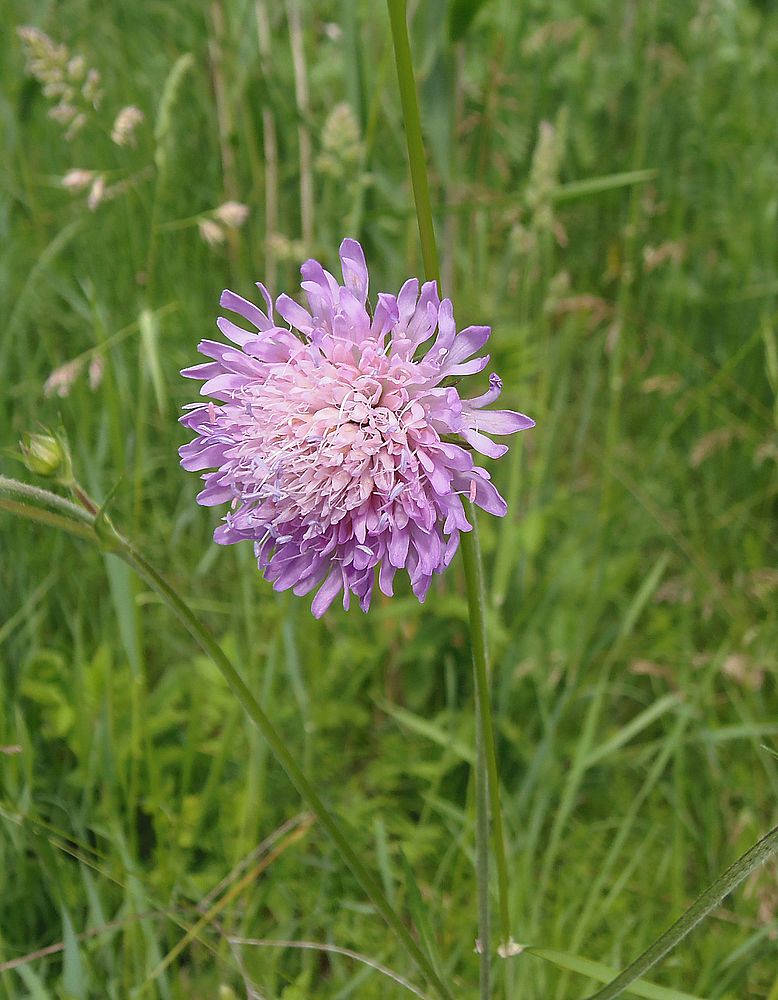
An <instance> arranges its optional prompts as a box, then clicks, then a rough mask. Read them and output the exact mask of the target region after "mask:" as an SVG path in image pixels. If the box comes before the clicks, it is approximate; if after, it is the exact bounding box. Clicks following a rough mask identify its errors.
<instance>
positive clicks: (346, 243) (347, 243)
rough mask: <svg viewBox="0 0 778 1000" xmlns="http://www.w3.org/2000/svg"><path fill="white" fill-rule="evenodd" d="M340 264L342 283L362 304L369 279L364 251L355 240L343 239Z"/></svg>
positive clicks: (365, 296)
mask: <svg viewBox="0 0 778 1000" xmlns="http://www.w3.org/2000/svg"><path fill="white" fill-rule="evenodd" d="M340 264H341V267H342V268H343V283H344V284H345V286H346V288H348V290H349V291H350V292H351V294H352V295H353V296H354V298H356V300H357V301H358V302H359V303H360V304H361V305H364V304H365V302H366V301H367V287H368V280H369V279H368V274H367V264H366V263H365V253H364V251H363V249H362V247H361V246H360V245H359V243H357V241H356V240H343V242H342V243H341V244H340Z"/></svg>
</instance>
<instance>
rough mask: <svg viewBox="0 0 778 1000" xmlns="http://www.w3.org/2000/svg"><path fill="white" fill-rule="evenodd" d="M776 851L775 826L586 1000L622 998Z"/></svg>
mask: <svg viewBox="0 0 778 1000" xmlns="http://www.w3.org/2000/svg"><path fill="white" fill-rule="evenodd" d="M777 850H778V826H776V827H774V828H773V829H772V830H771V831H770V832H769V833H768V834H767V836H766V837H763V838H762V839H761V840H760V841H758V842H757V843H756V844H754V846H753V847H752V848H751V849H750V850H748V851H746V853H745V854H743V855H742V856H741V857H740V858H738V860H737V861H736V862H735V863H734V864H733V865H730V867H729V868H727V870H726V871H725V872H724V874H723V875H722V876H721V877H720V878H717V879H716V881H715V882H714V883H713V884H712V885H710V886H708V888H707V889H706V890H705V892H703V894H702V895H701V896H700V897H699V898H698V899H697V900H696V901H695V902H694V903H692V905H691V906H690V907H689V909H688V910H687V911H686V912H685V913H684V914H683V916H681V917H679V918H678V920H676V922H675V923H674V924H673V925H672V927H670V928H669V929H668V930H666V931H665V933H664V934H663V935H662V936H661V937H660V938H657V940H656V941H654V943H653V944H652V945H651V946H650V947H648V948H646V950H645V951H644V952H643V954H642V955H640V956H638V958H636V959H635V961H634V962H633V963H632V964H631V965H629V966H628V967H627V968H626V969H625V970H624V971H623V972H622V973H621V974H620V975H618V976H616V978H615V979H613V980H611V981H610V982H609V983H608V984H607V985H606V986H605V987H603V989H601V990H599V991H598V992H597V993H594V994H593V995H592V996H591V997H589V998H588V1000H615V998H616V997H619V996H621V995H622V993H624V992H625V990H626V989H627V987H628V986H630V985H631V984H633V983H634V982H635V981H636V980H637V979H638V977H639V976H642V975H643V973H644V972H648V970H649V969H651V968H653V966H655V965H656V964H657V962H660V961H661V960H662V959H663V958H664V957H665V955H666V954H667V953H668V952H669V951H670V950H671V949H673V948H675V946H676V945H677V944H678V943H679V942H680V941H682V940H683V939H684V938H685V937H686V935H687V934H688V933H689V932H690V931H691V930H693V929H694V928H695V927H696V926H697V924H699V923H700V921H702V920H704V919H705V917H707V916H708V914H709V913H710V912H711V911H712V910H715V909H716V907H717V906H719V904H720V903H721V901H722V900H723V899H724V897H725V896H727V895H728V894H729V893H730V892H732V890H733V889H736V888H737V887H738V886H739V885H740V883H741V882H742V881H743V880H744V879H746V878H748V876H749V875H750V874H751V872H752V871H754V870H755V869H756V868H758V867H759V866H760V865H762V864H764V862H765V861H767V859H768V858H770V857H772V855H773V854H774V853H775V852H776V851H777Z"/></svg>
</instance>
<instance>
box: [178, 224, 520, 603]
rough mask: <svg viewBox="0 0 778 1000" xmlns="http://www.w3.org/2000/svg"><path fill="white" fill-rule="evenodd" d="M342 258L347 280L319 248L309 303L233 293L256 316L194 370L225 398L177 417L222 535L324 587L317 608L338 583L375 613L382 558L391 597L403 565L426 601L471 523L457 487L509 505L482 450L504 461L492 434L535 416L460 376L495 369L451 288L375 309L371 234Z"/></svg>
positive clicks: (229, 300) (306, 284)
mask: <svg viewBox="0 0 778 1000" xmlns="http://www.w3.org/2000/svg"><path fill="white" fill-rule="evenodd" d="M340 260H341V265H342V269H343V284H340V283H339V282H338V281H337V280H336V279H335V278H334V277H333V276H332V275H331V274H330V273H329V272H328V271H325V270H324V268H323V267H322V266H321V264H319V263H318V262H317V261H315V260H309V261H307V262H306V263H305V264H303V266H302V269H301V271H302V276H303V281H302V288H303V290H304V291H305V293H306V296H307V299H308V305H309V309H304V308H303V307H302V306H301V305H298V303H297V302H295V301H294V300H293V299H291V298H289V296H288V295H280V296H279V297H278V299H277V300H276V302H275V310H274V304H273V301H272V299H271V297H270V295H269V293H268V291H267V289H266V288H265V287H264V285H261V284H260V285H259V288H260V289H261V292H262V296H263V298H264V300H265V303H266V309H267V311H266V312H263V311H262V310H261V309H259V308H258V307H257V306H256V305H254V304H253V303H252V302H248V301H247V300H246V299H243V298H241V297H240V296H239V295H236V294H235V293H234V292H229V291H225V292H224V293H223V294H222V297H221V305H222V306H223V307H224V308H225V309H228V310H230V311H231V312H233V313H237V314H238V315H239V316H241V317H242V318H243V319H244V320H247V321H248V323H249V324H250V325H251V326H253V327H254V328H255V329H253V330H251V331H249V330H246V329H244V328H243V327H241V326H237V325H236V324H235V323H233V322H232V321H231V320H229V319H225V318H224V317H222V318H220V319H219V320H218V323H217V325H218V327H219V329H220V330H221V332H222V333H223V334H224V336H225V337H226V338H228V340H230V341H231V343H229V344H225V343H221V342H217V341H213V340H204V341H202V343H201V344H200V345H199V348H198V349H199V351H200V353H201V354H204V355H205V356H206V357H208V358H211V359H212V360H211V361H209V362H207V363H206V364H200V365H195V366H194V367H193V368H187V369H185V370H184V371H183V372H182V375H185V376H186V377H187V378H196V379H203V380H205V384H204V385H203V387H202V390H201V392H202V395H204V396H208V397H210V398H211V399H212V400H216V401H217V403H218V404H219V405H216V404H214V403H213V402H207V403H195V404H192V406H190V407H188V408H187V410H188V412H187V413H186V415H185V416H184V417H183V418H182V419H181V422H182V423H183V424H184V426H186V427H188V428H190V429H191V430H192V431H194V432H195V433H196V435H197V436H196V437H195V439H194V440H193V441H192V442H190V443H189V444H187V445H184V446H183V447H182V448H181V449H180V454H181V464H182V466H183V467H184V468H185V469H188V470H190V471H199V470H202V469H211V470H215V471H209V472H206V473H205V474H204V475H203V477H202V478H203V480H204V481H205V489H204V490H202V492H201V493H200V494H199V495H198V497H197V500H198V502H199V503H201V504H203V505H205V506H214V505H217V504H222V503H226V502H229V503H230V507H231V509H230V512H229V513H228V514H227V515H226V516H225V518H224V521H223V523H222V524H221V525H220V526H219V527H218V528H217V529H216V532H215V534H214V538H215V540H216V541H217V542H219V543H220V544H222V545H229V544H231V543H233V542H240V541H242V540H243V539H250V540H251V541H253V542H254V552H255V554H256V557H257V562H258V564H259V567H260V569H261V570H262V572H263V573H264V575H265V577H266V578H267V579H268V580H270V581H271V582H272V584H273V586H274V588H275V589H276V590H286V589H288V588H289V587H291V588H292V589H293V590H294V592H295V594H298V595H300V594H307V593H308V592H309V591H311V590H313V589H314V588H315V587H319V590H318V593H317V594H316V596H315V597H314V599H313V605H312V609H311V610H312V611H313V614H314V615H315V616H316V617H317V618H319V617H320V616H321V615H323V614H324V612H325V611H326V610H327V608H328V607H329V606H330V604H331V603H332V601H333V600H334V599H335V597H336V596H337V595H338V593H339V592H340V591H341V590H342V591H343V606H344V607H346V608H347V607H348V605H349V599H350V595H351V594H354V595H355V596H356V597H357V598H358V599H359V603H360V605H361V607H362V609H363V610H364V611H366V610H367V609H368V607H369V606H370V598H371V594H372V591H373V585H374V582H375V578H376V573H375V570H376V567H378V574H377V576H378V585H379V587H380V589H381V590H382V591H383V593H384V594H387V595H391V594H392V582H393V579H394V575H395V573H396V572H397V570H398V569H405V570H406V571H407V573H408V575H409V577H410V580H411V585H412V587H413V592H414V594H415V595H416V596H417V597H418V599H419V600H420V601H423V600H424V598H425V596H426V593H427V590H428V588H429V585H430V581H431V580H432V575H433V573H440V572H441V571H442V570H443V569H444V568H445V567H446V566H448V564H449V563H450V562H451V560H452V558H453V556H454V553H455V552H456V549H457V546H458V544H459V533H460V531H470V530H471V525H470V523H469V522H468V520H467V517H466V515H465V510H464V507H463V505H462V500H461V497H463V496H464V497H467V498H469V499H470V500H471V501H472V502H473V503H474V504H477V505H478V506H479V507H482V508H483V509H484V510H486V511H489V513H491V514H497V515H498V516H502V515H503V514H505V511H506V505H505V501H504V500H503V498H502V497H501V496H500V494H499V493H498V492H497V490H496V489H495V488H494V486H493V485H492V483H491V481H490V477H489V473H488V472H487V471H486V470H485V469H482V468H480V467H479V466H477V465H475V464H474V462H473V454H472V453H473V451H476V452H480V453H481V454H482V455H488V456H489V457H490V458H499V457H500V456H501V455H503V454H504V453H505V452H506V451H507V448H506V447H505V445H502V444H496V443H495V442H494V441H492V439H491V438H490V437H487V436H486V435H487V434H513V433H514V432H515V431H520V430H524V429H525V428H527V427H532V426H533V423H534V422H533V421H532V420H530V418H529V417H525V416H524V415H523V414H521V413H514V412H513V411H511V410H486V409H484V407H486V406H488V404H490V403H492V402H494V400H495V399H497V397H498V396H499V395H500V391H501V389H502V382H501V381H500V379H499V378H498V376H497V375H491V376H490V378H489V388H488V390H487V391H486V392H485V393H484V394H483V395H481V396H476V397H475V398H473V399H462V397H461V396H460V393H459V388H458V387H455V386H454V385H453V384H452V383H453V382H454V381H456V382H458V381H459V379H460V378H462V377H463V376H465V375H473V374H475V373H476V372H480V371H482V370H483V368H485V367H486V365H487V363H488V361H489V357H488V355H484V356H481V357H478V354H479V352H480V351H481V349H482V348H483V346H484V344H485V343H486V341H487V339H488V337H489V332H490V331H489V327H486V326H469V327H467V329H465V330H462V331H460V332H459V333H457V330H456V325H455V323H454V314H453V309H452V305H451V302H450V300H449V299H443V301H442V302H441V301H440V299H439V298H438V293H437V289H436V286H435V283H434V282H427V283H426V284H424V285H422V286H421V289H419V282H418V281H417V280H416V279H415V278H411V279H409V280H408V281H406V282H405V284H404V285H403V286H402V288H401V289H400V292H399V294H398V295H387V294H385V293H383V292H381V293H379V295H378V302H377V304H376V306H375V309H374V310H373V312H372V314H371V312H370V311H369V310H368V308H367V305H366V302H367V289H368V272H367V267H366V265H365V257H364V254H363V252H362V247H361V246H360V245H359V243H357V242H356V241H355V240H344V241H343V243H342V244H341V247H340ZM274 311H275V313H277V314H278V315H280V317H281V318H282V319H283V320H285V321H286V323H287V324H288V326H285V325H284V326H278V325H276V322H275V319H274ZM290 327H291V329H290ZM457 440H459V441H461V442H462V444H457V443H456V441H457ZM463 445H465V446H463ZM466 446H469V447H466Z"/></svg>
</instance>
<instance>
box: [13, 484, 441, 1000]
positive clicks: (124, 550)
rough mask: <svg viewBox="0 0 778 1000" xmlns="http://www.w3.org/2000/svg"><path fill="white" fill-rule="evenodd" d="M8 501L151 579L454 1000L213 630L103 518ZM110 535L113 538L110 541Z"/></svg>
mask: <svg viewBox="0 0 778 1000" xmlns="http://www.w3.org/2000/svg"><path fill="white" fill-rule="evenodd" d="M4 497H7V498H9V499H10V500H11V501H21V503H19V504H18V507H17V508H16V509H15V510H14V512H15V513H21V514H24V511H25V507H26V506H27V505H35V506H36V507H43V508H45V509H48V510H55V511H57V512H58V513H60V514H64V515H65V516H66V517H67V518H68V519H69V520H70V521H71V522H76V525H77V526H78V527H79V528H80V526H81V525H83V524H86V525H90V526H91V527H92V528H97V530H96V531H95V532H93V537H94V539H95V540H98V536H101V537H102V538H103V541H104V542H105V543H106V544H107V547H108V548H110V550H111V551H113V552H114V553H115V554H116V555H117V556H119V558H121V559H123V560H124V561H125V562H126V563H127V564H128V565H129V566H130V567H131V568H132V569H133V570H134V571H135V572H136V573H137V574H138V576H139V577H141V579H143V580H145V582H146V583H147V584H148V585H149V586H150V587H151V588H152V589H153V590H155V591H156V592H157V594H159V596H160V597H161V598H162V600H163V601H164V602H165V603H166V604H167V606H168V607H169V608H170V610H171V611H172V612H173V613H174V614H175V615H176V617H177V618H178V620H179V621H180V622H181V624H182V625H183V626H184V627H185V628H186V629H187V631H188V632H189V633H190V635H191V636H192V638H193V639H194V640H195V641H196V642H197V643H198V645H199V646H200V648H201V649H202V650H203V651H204V652H205V653H206V654H207V655H208V656H210V658H211V659H212V660H213V662H214V663H215V664H216V666H217V667H218V668H219V670H220V671H221V673H222V676H223V677H224V679H225V680H226V681H227V683H228V684H229V686H230V688H231V689H232V691H233V693H234V694H235V696H236V698H237V699H238V701H239V702H240V704H241V705H242V706H243V708H244V710H245V711H246V714H247V715H248V716H249V718H250V719H251V720H252V722H254V724H255V725H256V726H257V728H258V729H259V731H260V732H261V733H262V736H263V737H264V738H265V740H266V741H267V743H268V745H269V746H270V749H271V750H272V752H273V754H274V755H275V757H276V759H277V760H278V762H279V763H280V764H281V766H282V767H283V768H284V770H285V771H286V773H287V774H288V775H289V778H290V780H291V782H292V784H293V785H294V786H295V788H296V789H297V791H298V792H299V793H300V795H301V797H302V798H303V800H304V801H305V802H306V804H307V805H308V807H309V809H310V810H311V812H313V813H314V814H315V815H316V817H317V819H318V820H319V822H320V823H321V825H322V826H323V827H324V829H325V830H326V831H327V833H328V834H329V836H330V837H331V839H332V841H333V842H334V844H335V846H336V847H337V849H338V851H339V852H340V855H341V857H342V858H343V860H344V861H345V863H346V864H347V865H348V867H349V868H350V869H351V871H352V873H353V875H354V877H355V878H356V879H357V881H358V882H359V883H360V885H361V886H362V888H363V889H364V891H365V893H366V894H367V895H368V897H369V898H370V899H371V900H372V902H373V905H374V906H375V908H376V909H377V910H378V912H379V913H380V914H381V916H382V917H383V918H384V920H385V921H386V922H387V924H389V926H390V927H391V928H392V930H393V931H394V933H395V934H396V935H397V938H398V939H399V941H400V942H401V944H402V945H403V947H404V948H405V950H406V951H407V952H408V954H409V955H410V956H411V958H412V959H413V961H414V962H415V963H416V965H417V966H418V968H419V969H420V970H421V972H422V973H423V974H424V975H425V976H426V977H427V979H428V980H429V982H430V983H431V984H432V986H433V987H434V988H435V991H436V992H437V994H438V995H439V996H440V997H442V998H443V1000H453V997H452V994H451V991H450V990H449V988H448V987H447V986H446V985H445V984H444V983H443V982H442V980H441V979H440V977H439V976H438V974H437V973H436V972H435V969H434V967H433V965H432V962H431V961H430V959H429V957H428V956H427V954H426V952H424V951H423V950H422V949H421V947H420V946H419V944H418V943H417V942H416V940H415V939H414V937H413V935H412V934H411V932H410V931H409V930H408V928H407V927H406V926H405V924H404V923H403V921H402V920H401V919H400V917H399V916H398V915H397V913H395V911H394V910H393V909H392V907H391V905H390V903H389V901H388V900H387V898H386V896H385V895H384V892H383V890H382V889H381V886H380V885H379V883H378V881H377V880H376V878H375V877H374V876H373V875H372V874H371V872H370V871H369V870H368V869H367V867H366V866H365V865H364V864H363V863H362V861H361V860H360V859H359V856H358V855H357V853H356V851H355V850H354V848H353V846H352V839H351V838H350V837H349V834H348V833H347V832H346V831H345V830H344V829H343V828H342V827H341V825H340V823H339V822H338V820H336V818H335V816H334V815H333V814H332V813H331V812H330V810H329V809H328V808H327V807H326V806H325V805H324V803H323V802H322V800H321V799H320V798H319V795H318V792H317V791H316V789H315V788H314V787H313V785H312V784H311V782H310V781H309V780H308V778H307V777H306V776H305V774H304V773H303V771H302V769H301V768H300V766H299V764H298V763H297V761H296V760H295V759H294V756H293V755H292V753H291V752H290V751H289V749H288V748H287V746H286V744H285V743H284V740H283V737H282V736H281V735H280V733H279V732H278V731H277V730H276V728H275V727H274V726H273V724H272V722H271V721H270V719H269V718H268V716H267V715H266V714H265V712H264V711H263V709H262V707H261V706H260V704H259V702H258V701H257V700H256V698H255V697H254V695H253V694H252V693H251V691H250V690H249V688H248V687H247V685H246V683H245V681H244V680H243V678H242V677H241V676H240V674H239V673H238V671H237V670H236V668H235V667H234V666H233V664H232V662H231V661H230V659H229V658H228V657H227V655H226V654H225V652H224V650H223V649H222V648H221V646H220V645H219V643H218V642H217V641H216V639H215V638H214V637H213V636H212V635H211V633H210V632H209V631H208V629H207V628H206V627H205V626H204V625H203V624H202V622H200V620H199V619H198V618H197V616H196V615H195V614H194V612H193V611H192V610H191V608H190V606H189V604H188V603H187V602H186V601H185V600H184V599H183V598H182V597H181V596H180V595H179V594H178V592H177V591H176V590H175V589H174V588H173V587H172V586H171V585H170V584H169V583H168V582H167V580H165V578H164V577H163V576H162V575H161V574H160V573H159V572H158V571H157V570H156V569H155V568H154V567H153V566H152V565H151V563H149V562H148V560H147V559H146V558H145V557H144V556H143V555H142V554H141V553H140V552H139V551H138V550H137V549H136V548H135V546H134V545H133V544H132V543H131V542H130V541H128V540H127V539H126V538H124V537H123V536H122V535H121V534H119V532H118V531H116V530H115V528H113V526H112V525H110V523H109V522H107V521H106V519H105V518H104V516H103V515H102V514H100V513H98V514H96V515H93V514H91V513H89V512H88V511H86V510H84V509H82V508H80V507H78V506H77V505H76V504H73V503H70V502H69V501H68V500H65V499H64V498H62V497H58V496H57V495H56V494H54V493H49V492H48V491H47V490H40V489H37V488H35V487H31V486H28V485H27V484H25V483H20V482H17V481H16V480H14V479H8V478H6V477H5V476H0V506H4V504H2V498H4ZM90 504H91V505H92V506H93V507H94V509H95V510H97V505H96V504H94V503H93V502H92V501H90ZM100 518H102V524H99V523H98V520H99V519H100ZM108 533H110V537H109V536H108Z"/></svg>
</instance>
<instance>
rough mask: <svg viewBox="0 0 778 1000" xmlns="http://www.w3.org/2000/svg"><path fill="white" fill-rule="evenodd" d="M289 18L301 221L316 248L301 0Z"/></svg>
mask: <svg viewBox="0 0 778 1000" xmlns="http://www.w3.org/2000/svg"><path fill="white" fill-rule="evenodd" d="M286 16H287V20H288V21H289V42H290V44H291V48H292V65H293V67H294V96H295V101H296V103H297V115H298V118H299V124H298V126H297V135H298V138H299V143H300V222H301V227H302V237H303V243H304V245H305V247H306V249H308V250H310V249H311V247H312V246H313V234H314V214H313V144H312V141H311V129H310V125H309V118H310V96H309V92H308V70H307V67H306V65H305V45H304V36H303V22H302V16H301V13H300V3H299V0H287V4H286Z"/></svg>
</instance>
